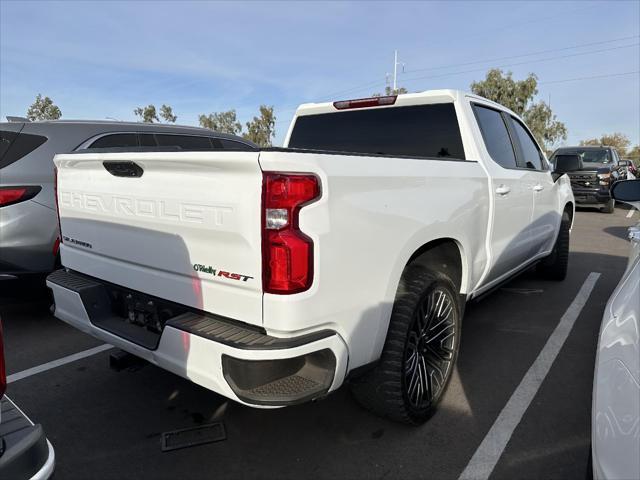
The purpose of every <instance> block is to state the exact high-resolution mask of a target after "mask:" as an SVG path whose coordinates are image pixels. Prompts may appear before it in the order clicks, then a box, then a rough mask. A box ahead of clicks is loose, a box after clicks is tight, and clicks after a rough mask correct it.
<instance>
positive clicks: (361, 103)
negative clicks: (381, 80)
mask: <svg viewBox="0 0 640 480" xmlns="http://www.w3.org/2000/svg"><path fill="white" fill-rule="evenodd" d="M397 98H398V96H397V95H388V96H386V97H371V98H358V99H356V100H340V101H339V102H333V106H334V107H335V108H336V109H338V110H347V109H349V108H366V107H381V106H383V105H393V104H394V103H396V99H397Z"/></svg>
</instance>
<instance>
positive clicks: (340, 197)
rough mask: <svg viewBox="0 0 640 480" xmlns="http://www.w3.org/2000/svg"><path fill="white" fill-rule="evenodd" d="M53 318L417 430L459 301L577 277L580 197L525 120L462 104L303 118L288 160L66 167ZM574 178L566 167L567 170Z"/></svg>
mask: <svg viewBox="0 0 640 480" xmlns="http://www.w3.org/2000/svg"><path fill="white" fill-rule="evenodd" d="M54 162H55V165H56V171H57V200H58V210H59V219H60V226H61V231H62V245H61V259H62V264H63V267H64V268H63V269H60V270H58V271H56V272H54V273H52V274H51V275H50V276H49V277H48V280H47V284H48V286H49V287H50V288H51V289H52V291H53V295H54V298H55V315H56V316H57V317H58V318H59V319H61V320H63V321H65V322H67V323H69V324H71V325H73V326H75V327H77V328H79V329H80V330H82V331H84V332H86V333H89V334H91V335H93V336H95V337H97V338H99V339H102V340H104V341H105V342H108V343H110V344H112V345H115V346H117V347H118V348H121V349H123V350H125V351H127V352H130V353H132V354H134V355H137V356H139V357H141V358H143V359H145V360H147V361H149V362H151V363H153V364H155V365H158V366H160V367H162V368H165V369H167V370H169V371H171V372H174V373H176V374H178V375H181V376H182V377H185V378H187V379H190V380H191V381H193V382H195V383H197V384H199V385H202V386H204V387H206V388H208V389H210V390H212V391H214V392H217V393H219V394H221V395H224V396H225V397H228V398H230V399H232V400H235V401H237V402H240V403H243V404H245V405H249V406H253V407H263V408H269V407H281V406H286V405H291V404H296V403H300V402H304V401H308V400H313V399H318V398H321V397H323V396H326V395H327V394H328V393H329V392H332V391H334V390H336V389H337V388H339V387H340V386H341V385H342V384H343V383H345V382H346V381H347V380H348V381H349V383H350V384H351V385H350V386H351V388H352V391H353V393H354V395H355V397H356V399H357V400H358V401H359V402H361V403H362V404H363V405H364V406H365V407H367V408H369V409H370V410H372V411H373V412H375V413H377V414H380V415H383V416H386V417H389V418H391V419H394V420H397V421H401V422H405V423H409V424H419V423H422V422H424V421H425V420H426V419H427V418H428V417H429V416H430V415H431V414H432V412H433V409H434V407H435V406H436V404H437V403H438V401H439V399H440V398H441V397H442V395H443V392H444V391H445V389H446V386H447V383H448V381H449V379H450V377H451V374H452V370H453V367H454V363H455V361H456V357H457V354H458V349H459V345H460V332H461V322H462V316H463V312H464V307H465V303H466V302H467V301H469V300H471V299H474V298H477V297H479V296H481V295H483V294H485V293H487V292H489V291H490V290H492V289H494V288H496V287H498V286H499V285H501V284H502V283H503V282H505V281H506V280H508V279H510V278H512V277H513V276H514V275H516V274H518V273H520V272H522V271H523V270H525V269H528V268H529V267H532V266H534V265H535V266H536V268H537V269H538V270H539V272H540V273H541V274H542V275H544V276H545V277H546V278H549V279H554V280H562V279H563V278H564V277H565V275H566V271H567V262H568V248H569V234H570V229H571V225H572V220H573V215H574V199H573V195H572V192H571V186H570V182H569V179H568V178H567V176H566V175H561V173H562V172H560V170H561V169H562V168H563V167H562V164H563V162H562V161H561V162H559V163H558V165H556V170H558V171H557V172H551V170H550V168H549V165H548V162H547V159H546V157H545V156H544V154H543V153H542V150H541V149H540V147H539V146H538V144H537V143H536V141H535V140H534V137H533V136H532V134H531V132H530V131H529V129H528V128H527V127H526V125H525V124H524V123H523V121H522V120H521V119H520V118H519V117H518V116H517V115H515V114H514V113H513V112H511V111H509V110H508V109H506V108H504V107H502V106H501V105H498V104H496V103H493V102H491V101H489V100H486V99H484V98H481V97H478V96H474V95H470V94H466V93H463V92H458V91H453V90H436V91H428V92H424V93H416V94H407V95H398V96H383V97H375V98H366V99H357V100H346V101H337V102H333V103H317V104H304V105H302V106H300V107H299V108H298V110H297V112H296V115H295V116H294V119H293V121H292V123H291V126H290V128H289V131H288V133H287V136H286V139H285V148H265V149H256V150H254V151H244V152H190V151H168V152H162V151H157V150H156V151H137V152H110V151H104V152H99V151H98V152H96V151H93V152H89V151H86V152H77V153H72V154H64V155H57V156H56V157H55V159H54ZM569 163H571V162H569Z"/></svg>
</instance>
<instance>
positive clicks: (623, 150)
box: [580, 132, 631, 157]
mask: <svg viewBox="0 0 640 480" xmlns="http://www.w3.org/2000/svg"><path fill="white" fill-rule="evenodd" d="M580 145H606V146H607V147H614V148H615V149H616V150H617V151H618V153H619V154H620V156H621V157H624V156H626V155H627V148H629V146H630V145H631V140H629V137H627V136H626V135H625V134H624V133H620V132H614V133H610V134H606V133H605V134H603V135H602V136H600V138H590V139H589V140H582V141H581V142H580Z"/></svg>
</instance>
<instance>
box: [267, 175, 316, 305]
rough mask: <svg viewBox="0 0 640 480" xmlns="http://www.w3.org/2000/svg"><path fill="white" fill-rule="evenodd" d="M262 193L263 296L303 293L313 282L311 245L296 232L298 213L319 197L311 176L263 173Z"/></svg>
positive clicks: (298, 230) (310, 242)
mask: <svg viewBox="0 0 640 480" xmlns="http://www.w3.org/2000/svg"><path fill="white" fill-rule="evenodd" d="M262 187H263V191H262V271H263V275H262V280H263V282H262V283H263V289H264V291H265V292H267V293H277V294H291V293H298V292H302V291H304V290H307V289H308V288H309V287H310V286H311V281H312V280H313V241H312V240H311V239H310V238H309V237H307V236H306V235H305V234H304V233H302V232H301V231H300V228H299V226H298V214H299V212H300V209H301V208H302V207H303V206H304V205H306V204H308V203H309V202H311V201H313V200H315V199H317V198H318V197H319V196H320V184H319V182H318V178H317V177H316V176H314V175H300V174H285V173H265V174H264V176H263V186H262Z"/></svg>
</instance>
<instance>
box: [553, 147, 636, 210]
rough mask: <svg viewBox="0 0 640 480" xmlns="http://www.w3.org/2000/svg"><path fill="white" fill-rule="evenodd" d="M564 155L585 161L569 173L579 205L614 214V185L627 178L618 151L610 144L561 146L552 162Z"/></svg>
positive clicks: (554, 153) (554, 154)
mask: <svg viewBox="0 0 640 480" xmlns="http://www.w3.org/2000/svg"><path fill="white" fill-rule="evenodd" d="M561 155H578V156H579V157H580V159H581V161H582V164H581V165H580V166H579V167H578V168H576V169H575V170H573V171H571V172H567V175H569V179H570V180H571V188H572V189H573V194H574V197H575V199H576V204H578V205H579V206H584V207H598V208H600V210H601V211H602V212H604V213H613V211H614V209H615V204H616V201H615V200H614V198H613V197H612V196H611V186H612V185H613V184H614V183H615V182H616V181H618V180H622V179H623V178H626V171H625V172H624V176H622V175H621V171H622V170H624V169H623V168H621V164H620V162H621V160H620V157H619V156H618V152H617V150H616V149H615V148H613V147H606V146H600V147H598V146H584V147H561V148H558V149H557V150H556V151H555V152H553V155H552V156H551V159H550V162H551V164H553V163H554V162H555V159H556V158H557V157H558V156H561Z"/></svg>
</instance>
